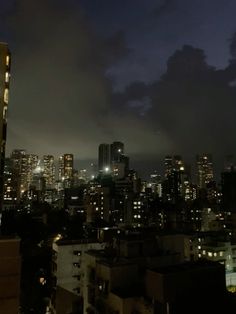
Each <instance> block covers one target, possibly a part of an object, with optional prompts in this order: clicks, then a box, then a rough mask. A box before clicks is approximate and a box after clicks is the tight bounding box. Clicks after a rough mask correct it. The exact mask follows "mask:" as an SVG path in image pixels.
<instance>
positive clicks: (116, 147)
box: [111, 142, 124, 163]
mask: <svg viewBox="0 0 236 314" xmlns="http://www.w3.org/2000/svg"><path fill="white" fill-rule="evenodd" d="M123 155H124V144H123V143H122V142H113V143H112V144H111V163H117V162H121V158H122V156H123Z"/></svg>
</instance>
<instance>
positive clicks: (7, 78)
mask: <svg viewBox="0 0 236 314" xmlns="http://www.w3.org/2000/svg"><path fill="white" fill-rule="evenodd" d="M9 78H10V74H9V72H6V74H5V82H6V83H9Z"/></svg>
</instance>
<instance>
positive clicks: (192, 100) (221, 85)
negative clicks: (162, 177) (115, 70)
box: [123, 45, 236, 156]
mask: <svg viewBox="0 0 236 314" xmlns="http://www.w3.org/2000/svg"><path fill="white" fill-rule="evenodd" d="M235 79H236V68H235V65H234V64H230V65H229V66H227V67H226V68H225V69H222V70H217V69H215V68H214V67H212V66H209V65H208V64H207V62H206V57H205V54H204V51H203V50H201V49H197V48H194V47H192V46H187V45H185V46H183V48H182V49H180V50H177V51H176V52H175V53H174V54H173V55H172V56H171V57H170V58H169V59H168V62H167V70H166V72H165V73H164V74H163V75H162V77H161V79H160V80H158V81H156V82H154V83H152V84H150V85H147V84H144V83H141V82H139V83H137V82H136V83H134V84H132V85H130V86H129V87H127V88H126V89H125V92H124V95H123V101H126V104H127V105H129V104H130V103H131V102H132V101H133V102H134V103H137V102H138V101H139V102H143V103H144V100H145V99H147V98H148V99H149V100H150V104H149V107H148V108H147V111H146V112H145V116H146V118H147V119H148V120H149V123H150V128H153V129H154V128H159V130H161V132H163V133H164V134H166V136H167V138H171V139H172V143H174V144H173V146H172V147H170V152H171V151H172V152H173V153H182V154H183V155H187V156H190V155H193V154H195V153H197V152H212V153H214V154H215V155H217V156H219V155H221V156H223V155H225V154H227V153H232V152H233V153H235V151H236V150H235V141H236V125H235V119H234V117H235V114H236V88H235V84H232V82H234V81H235ZM133 107H135V106H133ZM135 109H136V110H139V111H140V110H142V108H140V107H139V106H136V107H135Z"/></svg>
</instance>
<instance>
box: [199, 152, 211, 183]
mask: <svg viewBox="0 0 236 314" xmlns="http://www.w3.org/2000/svg"><path fill="white" fill-rule="evenodd" d="M196 162H197V165H196V166H197V167H196V168H197V184H198V187H199V188H200V189H203V188H205V187H206V184H207V183H209V182H210V181H212V180H213V165H212V156H211V155H210V154H202V155H197V158H196Z"/></svg>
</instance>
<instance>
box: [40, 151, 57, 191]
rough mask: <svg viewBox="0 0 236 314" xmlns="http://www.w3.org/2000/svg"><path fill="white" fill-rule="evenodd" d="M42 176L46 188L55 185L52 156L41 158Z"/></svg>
mask: <svg viewBox="0 0 236 314" xmlns="http://www.w3.org/2000/svg"><path fill="white" fill-rule="evenodd" d="M43 175H44V178H45V184H46V188H47V189H50V188H54V185H55V162H54V157H53V156H52V155H44V156H43Z"/></svg>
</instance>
